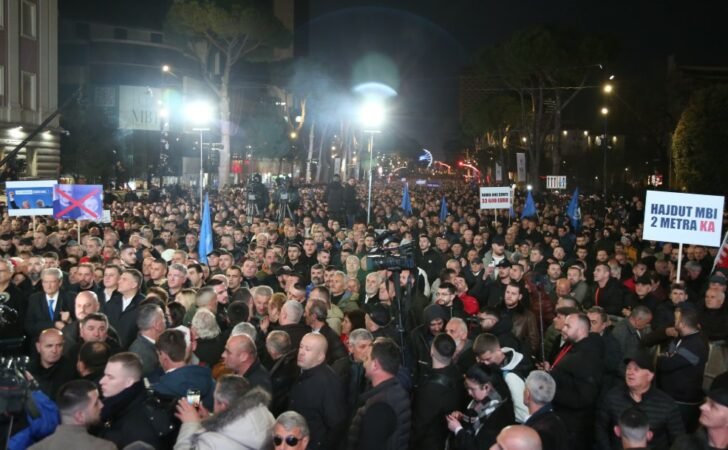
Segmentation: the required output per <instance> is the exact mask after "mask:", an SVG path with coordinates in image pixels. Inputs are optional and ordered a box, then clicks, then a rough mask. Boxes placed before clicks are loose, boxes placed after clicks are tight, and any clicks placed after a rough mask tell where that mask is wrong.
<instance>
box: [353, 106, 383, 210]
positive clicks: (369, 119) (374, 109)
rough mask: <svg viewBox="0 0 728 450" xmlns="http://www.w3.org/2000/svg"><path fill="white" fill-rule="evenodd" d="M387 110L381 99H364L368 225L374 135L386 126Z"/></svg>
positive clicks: (362, 115)
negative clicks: (367, 135) (367, 142)
mask: <svg viewBox="0 0 728 450" xmlns="http://www.w3.org/2000/svg"><path fill="white" fill-rule="evenodd" d="M385 116H386V110H385V108H384V102H383V101H382V98H381V97H370V98H366V99H364V103H363V104H362V106H361V109H360V110H359V121H360V122H361V124H362V127H363V131H364V132H365V133H369V146H368V147H369V149H368V150H369V192H368V195H367V224H369V223H371V222H370V219H371V213H372V169H373V167H372V165H373V161H372V160H373V159H374V157H373V155H374V134H375V133H379V132H380V131H381V130H380V129H381V127H382V124H384V119H385Z"/></svg>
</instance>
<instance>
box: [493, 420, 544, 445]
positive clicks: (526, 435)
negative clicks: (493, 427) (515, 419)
mask: <svg viewBox="0 0 728 450" xmlns="http://www.w3.org/2000/svg"><path fill="white" fill-rule="evenodd" d="M490 450H541V438H539V437H538V433H536V430H534V429H533V428H531V427H527V426H525V425H511V426H509V427H505V428H503V430H501V432H500V433H499V434H498V437H497V438H496V440H495V444H493V446H491V447H490Z"/></svg>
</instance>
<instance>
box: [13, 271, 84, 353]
mask: <svg viewBox="0 0 728 450" xmlns="http://www.w3.org/2000/svg"><path fill="white" fill-rule="evenodd" d="M62 281H63V273H62V272H61V271H60V269H56V268H50V269H44V270H43V272H42V273H41V283H42V286H43V291H42V292H36V293H35V294H32V295H31V296H30V298H29V299H28V310H27V312H26V314H25V333H26V335H27V336H28V339H32V340H33V341H35V340H36V339H37V338H38V335H40V333H41V331H43V330H46V329H48V328H57V329H59V330H61V329H63V328H64V327H65V326H66V325H67V324H68V323H70V322H71V319H72V318H73V309H74V305H73V297H72V296H71V295H69V294H68V293H67V292H65V291H62V290H60V287H61V282H62ZM51 312H52V313H53V314H51Z"/></svg>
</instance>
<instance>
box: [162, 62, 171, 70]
mask: <svg viewBox="0 0 728 450" xmlns="http://www.w3.org/2000/svg"><path fill="white" fill-rule="evenodd" d="M170 70H171V67H169V64H165V65H163V66H162V72H169V71H170Z"/></svg>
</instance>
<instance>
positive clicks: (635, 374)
mask: <svg viewBox="0 0 728 450" xmlns="http://www.w3.org/2000/svg"><path fill="white" fill-rule="evenodd" d="M624 361H625V364H626V373H625V381H626V385H621V386H616V387H614V388H612V390H611V391H609V393H608V394H607V395H606V397H605V398H604V400H603V401H602V402H601V403H600V405H599V410H598V412H597V422H596V429H595V433H596V442H597V448H598V449H599V450H610V449H615V450H616V449H621V448H622V447H621V443H620V441H619V439H618V438H617V436H616V435H615V434H614V431H613V430H614V426H615V425H617V424H618V421H619V416H620V415H621V414H622V413H623V412H624V411H625V410H627V409H629V408H631V407H637V408H639V409H640V410H641V411H643V412H644V413H645V414H646V415H647V418H648V422H649V424H650V431H651V432H652V440H651V441H650V446H651V447H654V448H668V447H669V446H670V444H672V443H674V442H675V440H676V439H677V438H678V437H679V436H680V435H681V434H684V433H685V427H684V425H683V423H682V418H681V416H680V411H679V410H678V408H677V404H676V403H675V401H674V400H673V399H671V398H670V396H669V395H667V394H665V393H664V392H662V391H661V390H659V389H657V388H655V387H652V380H653V379H654V377H655V372H654V367H653V364H652V358H651V356H650V354H649V353H648V352H646V351H644V350H642V351H638V352H636V353H634V354H632V355H629V356H628V357H627V358H625V359H624Z"/></svg>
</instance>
